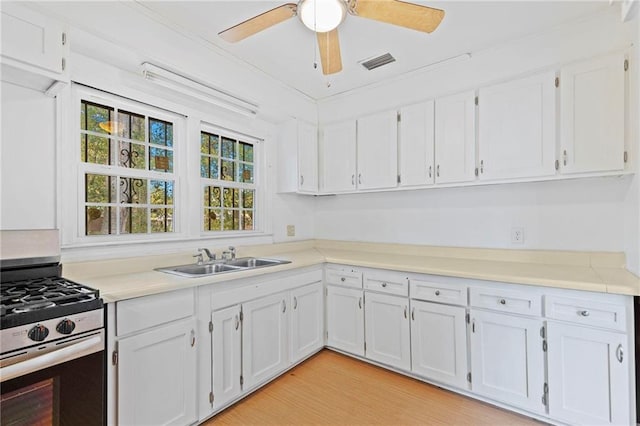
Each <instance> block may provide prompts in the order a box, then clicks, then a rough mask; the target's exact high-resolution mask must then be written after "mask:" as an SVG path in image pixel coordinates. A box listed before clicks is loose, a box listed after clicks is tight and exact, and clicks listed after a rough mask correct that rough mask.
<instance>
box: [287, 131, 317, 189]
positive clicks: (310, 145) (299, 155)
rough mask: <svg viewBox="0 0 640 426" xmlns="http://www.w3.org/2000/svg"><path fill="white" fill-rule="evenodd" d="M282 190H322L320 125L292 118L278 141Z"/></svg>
mask: <svg viewBox="0 0 640 426" xmlns="http://www.w3.org/2000/svg"><path fill="white" fill-rule="evenodd" d="M278 192H299V193H308V194H316V193H317V192H318V128H317V127H316V126H315V125H313V124H309V123H305V122H304V121H300V120H296V119H292V120H289V121H287V122H285V123H284V124H283V125H282V128H281V132H280V139H279V140H278Z"/></svg>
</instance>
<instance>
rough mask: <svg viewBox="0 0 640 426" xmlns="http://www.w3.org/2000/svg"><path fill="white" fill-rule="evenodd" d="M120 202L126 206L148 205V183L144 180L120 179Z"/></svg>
mask: <svg viewBox="0 0 640 426" xmlns="http://www.w3.org/2000/svg"><path fill="white" fill-rule="evenodd" d="M120 202H121V203H125V204H146V203H147V182H146V180H143V179H135V178H127V177H124V178H123V177H121V178H120Z"/></svg>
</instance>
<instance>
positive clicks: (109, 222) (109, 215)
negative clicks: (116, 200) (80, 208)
mask: <svg viewBox="0 0 640 426" xmlns="http://www.w3.org/2000/svg"><path fill="white" fill-rule="evenodd" d="M85 220H86V221H85V225H86V229H85V233H86V234H87V235H109V234H114V233H115V224H116V220H115V209H114V208H112V207H86V208H85Z"/></svg>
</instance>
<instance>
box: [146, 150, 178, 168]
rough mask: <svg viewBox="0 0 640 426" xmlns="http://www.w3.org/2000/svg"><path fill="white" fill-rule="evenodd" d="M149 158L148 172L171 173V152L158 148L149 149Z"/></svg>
mask: <svg viewBox="0 0 640 426" xmlns="http://www.w3.org/2000/svg"><path fill="white" fill-rule="evenodd" d="M149 155H150V156H151V159H150V161H151V164H149V169H150V170H155V171H161V172H167V173H172V172H173V151H169V150H166V149H160V148H149Z"/></svg>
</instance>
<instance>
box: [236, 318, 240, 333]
mask: <svg viewBox="0 0 640 426" xmlns="http://www.w3.org/2000/svg"><path fill="white" fill-rule="evenodd" d="M239 327H240V318H238V315H236V330H237V329H238V328H239Z"/></svg>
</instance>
